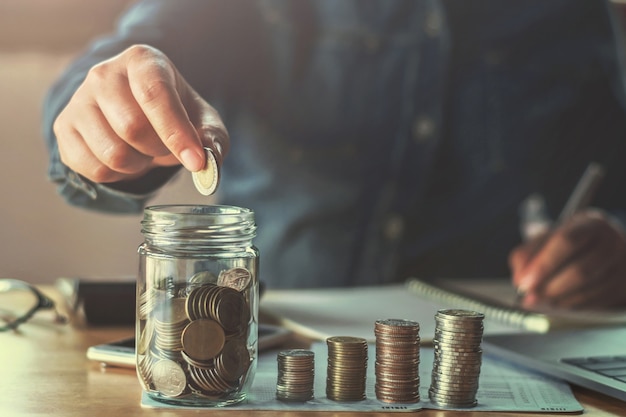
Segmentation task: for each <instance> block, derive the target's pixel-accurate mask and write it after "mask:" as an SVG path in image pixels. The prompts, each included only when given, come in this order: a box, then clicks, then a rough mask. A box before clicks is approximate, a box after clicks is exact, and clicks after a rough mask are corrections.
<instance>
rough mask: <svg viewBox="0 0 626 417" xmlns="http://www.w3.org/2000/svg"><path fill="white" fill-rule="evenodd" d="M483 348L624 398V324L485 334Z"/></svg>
mask: <svg viewBox="0 0 626 417" xmlns="http://www.w3.org/2000/svg"><path fill="white" fill-rule="evenodd" d="M482 347H483V351H484V352H485V354H491V355H493V356H496V357H500V358H503V359H506V360H508V361H510V362H512V363H515V364H518V365H522V366H525V367H527V368H529V369H532V370H534V371H537V372H540V373H543V374H546V375H549V376H552V377H556V378H560V379H563V380H565V381H568V382H570V383H572V384H576V385H579V386H582V387H585V388H589V389H591V390H594V391H597V392H600V393H603V394H606V395H609V396H611V397H614V398H618V399H620V400H622V401H626V327H603V328H595V329H585V330H569V331H553V332H549V333H522V334H513V335H502V334H500V335H486V336H484V337H483V344H482Z"/></svg>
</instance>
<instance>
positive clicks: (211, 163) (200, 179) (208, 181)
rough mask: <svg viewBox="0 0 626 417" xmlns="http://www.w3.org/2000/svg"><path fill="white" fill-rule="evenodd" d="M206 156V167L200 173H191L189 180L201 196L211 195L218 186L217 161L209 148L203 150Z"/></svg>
mask: <svg viewBox="0 0 626 417" xmlns="http://www.w3.org/2000/svg"><path fill="white" fill-rule="evenodd" d="M204 152H205V154H206V165H205V166H204V168H203V169H201V170H200V171H196V172H192V174H191V178H192V179H193V184H194V185H195V186H196V190H198V192H199V193H200V194H202V195H211V194H213V193H214V192H215V190H216V189H217V185H218V184H219V179H220V177H219V169H218V167H217V160H216V159H215V155H214V154H213V151H212V150H211V149H210V148H204Z"/></svg>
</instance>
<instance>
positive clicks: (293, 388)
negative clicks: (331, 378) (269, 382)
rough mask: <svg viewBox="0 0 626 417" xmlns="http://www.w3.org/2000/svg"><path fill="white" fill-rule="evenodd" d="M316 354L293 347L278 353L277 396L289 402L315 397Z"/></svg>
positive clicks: (303, 400)
mask: <svg viewBox="0 0 626 417" xmlns="http://www.w3.org/2000/svg"><path fill="white" fill-rule="evenodd" d="M314 378H315V354H314V353H313V352H311V351H310V350H305V349H291V350H284V351H281V352H279V353H278V381H277V383H276V398H277V399H279V400H281V401H287V402H305V401H309V400H312V399H313V383H314Z"/></svg>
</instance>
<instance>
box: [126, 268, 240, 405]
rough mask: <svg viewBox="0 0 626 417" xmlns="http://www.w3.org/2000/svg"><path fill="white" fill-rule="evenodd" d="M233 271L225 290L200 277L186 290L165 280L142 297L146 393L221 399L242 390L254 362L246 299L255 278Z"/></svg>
mask: <svg viewBox="0 0 626 417" xmlns="http://www.w3.org/2000/svg"><path fill="white" fill-rule="evenodd" d="M234 269H237V271H233V272H231V273H230V274H229V272H228V271H223V272H224V274H223V275H224V277H225V278H224V279H222V280H221V281H220V283H221V284H223V285H217V283H216V282H207V280H209V279H210V277H213V278H214V279H215V280H217V277H215V276H214V275H212V274H210V273H208V274H207V273H198V274H196V275H194V277H195V278H194V279H190V280H189V281H188V282H186V283H182V284H175V285H174V284H173V280H172V279H165V280H164V283H165V285H161V284H159V283H157V284H156V285H155V286H154V287H152V288H151V289H150V290H149V291H145V292H143V293H141V294H140V295H139V305H138V312H139V314H140V319H141V320H140V329H139V330H140V331H139V340H138V342H137V354H138V366H137V369H138V374H139V376H140V379H141V380H142V382H143V385H144V387H145V388H146V390H147V391H157V392H158V393H160V394H161V395H163V396H166V397H182V396H186V395H197V396H201V397H208V398H215V399H219V398H221V397H223V396H225V395H228V394H229V393H232V392H236V391H237V390H239V389H240V388H241V386H242V385H243V383H244V382H245V379H246V378H245V376H246V374H247V371H248V368H249V367H250V364H251V362H252V357H251V356H250V352H249V350H248V332H249V322H250V319H251V308H250V300H249V299H248V298H249V297H248V296H247V293H246V290H247V289H248V287H249V285H250V282H251V279H252V275H251V274H250V272H248V274H247V280H246V278H245V277H244V276H243V275H244V273H243V271H241V270H242V269H244V268H234ZM246 271H247V270H246ZM229 277H231V278H229ZM192 278H193V277H192Z"/></svg>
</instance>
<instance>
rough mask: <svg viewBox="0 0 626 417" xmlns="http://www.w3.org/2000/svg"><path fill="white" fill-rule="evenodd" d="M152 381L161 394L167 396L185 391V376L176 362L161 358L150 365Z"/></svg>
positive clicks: (175, 395) (174, 395) (176, 395)
mask: <svg viewBox="0 0 626 417" xmlns="http://www.w3.org/2000/svg"><path fill="white" fill-rule="evenodd" d="M152 382H153V383H154V387H155V388H156V389H157V391H159V392H160V393H161V394H163V395H165V396H168V397H178V396H179V395H180V394H182V393H183V392H184V391H185V387H186V386H187V377H186V376H185V372H184V371H183V369H182V368H181V367H180V365H178V364H177V363H176V362H174V361H171V360H169V359H161V360H160V361H158V362H157V363H155V364H154V366H153V367H152Z"/></svg>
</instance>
